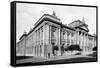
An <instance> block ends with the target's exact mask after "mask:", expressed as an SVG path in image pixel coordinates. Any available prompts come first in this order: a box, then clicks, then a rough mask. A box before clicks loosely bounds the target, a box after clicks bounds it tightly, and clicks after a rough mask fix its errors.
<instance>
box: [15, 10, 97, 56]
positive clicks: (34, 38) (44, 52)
mask: <svg viewBox="0 0 100 68" xmlns="http://www.w3.org/2000/svg"><path fill="white" fill-rule="evenodd" d="M88 32H89V29H88V25H87V24H85V21H84V19H83V20H82V21H81V20H75V21H73V22H72V23H70V24H68V25H65V24H62V22H61V20H60V19H59V18H57V16H56V14H55V12H53V14H52V15H50V14H44V15H43V16H42V17H41V18H40V19H39V20H38V21H37V22H36V23H35V25H34V28H33V29H31V30H30V31H29V33H26V32H24V34H23V35H22V36H21V37H20V41H19V42H17V45H16V54H17V55H23V56H27V55H31V56H43V57H48V56H60V55H62V49H61V48H62V46H63V47H68V46H71V45H76V44H77V45H79V46H80V48H81V49H83V51H91V50H92V48H93V47H95V46H96V36H94V35H90V34H88ZM54 47H56V49H58V50H57V51H55V50H54Z"/></svg>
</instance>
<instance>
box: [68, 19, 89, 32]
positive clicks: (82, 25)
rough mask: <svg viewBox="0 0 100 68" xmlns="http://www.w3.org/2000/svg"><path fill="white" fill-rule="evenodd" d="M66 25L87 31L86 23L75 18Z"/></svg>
mask: <svg viewBox="0 0 100 68" xmlns="http://www.w3.org/2000/svg"><path fill="white" fill-rule="evenodd" d="M68 26H69V27H72V28H80V29H83V30H85V31H89V29H88V25H87V24H85V22H84V21H81V20H75V21H73V22H72V23H70V24H68Z"/></svg>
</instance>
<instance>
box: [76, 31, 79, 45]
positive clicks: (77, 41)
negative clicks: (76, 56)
mask: <svg viewBox="0 0 100 68" xmlns="http://www.w3.org/2000/svg"><path fill="white" fill-rule="evenodd" d="M76 38H77V44H78V45H79V32H77V37H76Z"/></svg>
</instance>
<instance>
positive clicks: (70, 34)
mask: <svg viewBox="0 0 100 68" xmlns="http://www.w3.org/2000/svg"><path fill="white" fill-rule="evenodd" d="M71 40H72V39H71V32H70V45H71V43H72V42H71Z"/></svg>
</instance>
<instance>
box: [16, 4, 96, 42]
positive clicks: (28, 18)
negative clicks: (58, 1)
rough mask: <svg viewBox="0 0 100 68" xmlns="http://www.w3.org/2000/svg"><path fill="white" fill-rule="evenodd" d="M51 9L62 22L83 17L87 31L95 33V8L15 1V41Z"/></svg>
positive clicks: (50, 11) (49, 12) (50, 12)
mask: <svg viewBox="0 0 100 68" xmlns="http://www.w3.org/2000/svg"><path fill="white" fill-rule="evenodd" d="M53 11H55V13H56V16H57V17H58V18H60V19H61V21H62V23H63V24H69V23H71V22H73V21H74V20H78V19H79V20H82V18H83V17H84V19H85V23H86V24H87V25H88V28H89V30H90V31H89V33H90V34H94V33H96V8H93V7H75V6H58V5H42V4H28V3H17V9H16V13H17V17H16V18H17V19H16V30H17V32H16V33H17V35H16V36H17V41H19V38H20V36H21V35H22V34H23V33H24V31H26V32H29V30H30V29H31V28H33V27H34V23H36V21H37V20H38V19H39V18H40V17H41V16H42V15H43V14H52V13H53Z"/></svg>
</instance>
